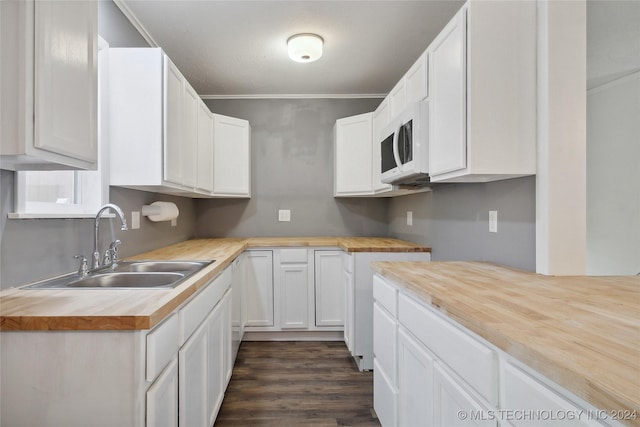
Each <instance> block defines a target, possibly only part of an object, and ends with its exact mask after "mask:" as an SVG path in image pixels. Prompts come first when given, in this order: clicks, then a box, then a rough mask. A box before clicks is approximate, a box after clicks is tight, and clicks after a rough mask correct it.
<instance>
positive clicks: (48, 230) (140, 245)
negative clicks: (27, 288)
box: [0, 170, 195, 289]
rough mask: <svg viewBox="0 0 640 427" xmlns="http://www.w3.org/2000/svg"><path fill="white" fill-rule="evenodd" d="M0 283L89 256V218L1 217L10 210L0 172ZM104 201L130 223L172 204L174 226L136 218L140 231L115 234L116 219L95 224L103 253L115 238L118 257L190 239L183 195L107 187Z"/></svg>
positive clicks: (46, 273)
mask: <svg viewBox="0 0 640 427" xmlns="http://www.w3.org/2000/svg"><path fill="white" fill-rule="evenodd" d="M0 173H1V175H0V177H1V181H0V191H1V193H0V194H1V195H2V199H1V200H2V206H1V208H0V210H1V212H0V214H1V215H2V217H1V218H2V221H1V222H0V227H1V228H0V232H1V233H0V284H1V288H2V289H6V288H9V287H13V286H17V285H22V284H25V283H29V282H33V281H36V280H39V279H44V278H47V277H51V276H56V275H59V274H63V273H68V272H70V271H73V270H75V269H77V267H78V262H77V261H76V260H75V259H73V255H77V254H82V255H84V256H86V257H87V258H90V255H91V253H92V252H93V227H94V220H93V218H83V219H9V220H8V219H7V214H8V213H9V212H11V211H12V210H13V197H14V190H13V185H14V173H13V172H10V171H5V170H3V171H0ZM109 199H110V201H111V202H112V203H116V204H117V205H119V206H120V207H121V208H122V209H123V211H124V212H125V215H126V217H127V222H129V224H130V219H131V211H132V210H136V211H140V209H141V208H142V205H144V204H149V203H151V202H154V201H157V200H162V201H172V202H174V203H176V205H177V206H178V209H179V210H180V216H179V218H178V225H177V227H171V224H170V223H169V222H160V223H153V222H151V221H149V220H148V219H146V218H142V220H141V224H140V229H138V230H131V229H130V230H127V231H121V230H120V222H119V220H118V219H117V218H103V219H101V220H100V235H99V238H98V240H99V244H100V248H101V251H104V249H105V248H106V245H108V244H109V242H111V241H113V240H115V239H120V240H121V241H122V245H121V246H120V248H119V249H120V252H119V255H120V256H121V257H126V256H130V255H134V254H138V253H141V252H145V251H148V250H151V249H155V248H158V247H161V246H166V245H169V244H172V243H176V242H179V241H182V240H185V239H188V238H191V237H193V230H194V224H195V212H194V203H193V201H192V200H191V199H187V198H184V197H175V196H167V195H162V194H154V193H147V192H144V191H134V190H128V189H124V188H118V187H111V189H110V195H109Z"/></svg>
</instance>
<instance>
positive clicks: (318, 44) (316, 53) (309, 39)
mask: <svg viewBox="0 0 640 427" xmlns="http://www.w3.org/2000/svg"><path fill="white" fill-rule="evenodd" d="M323 42H324V40H322V37H320V36H319V35H317V34H309V33H305V34H296V35H293V36H291V37H289V40H287V47H288V49H289V58H291V59H292V60H294V61H296V62H313V61H316V60H318V59H319V58H320V57H321V56H322V43H323Z"/></svg>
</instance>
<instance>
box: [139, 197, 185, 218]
mask: <svg viewBox="0 0 640 427" xmlns="http://www.w3.org/2000/svg"><path fill="white" fill-rule="evenodd" d="M141 213H142V216H146V217H147V218H149V220H150V221H153V222H158V221H173V220H175V219H177V218H178V215H179V214H180V211H179V210H178V207H177V206H176V205H175V203H172V202H153V203H151V204H150V205H144V206H142V210H141Z"/></svg>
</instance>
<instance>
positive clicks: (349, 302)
mask: <svg viewBox="0 0 640 427" xmlns="http://www.w3.org/2000/svg"><path fill="white" fill-rule="evenodd" d="M342 288H343V289H344V302H345V304H344V343H345V344H346V345H347V348H348V349H349V352H350V353H351V354H352V355H353V351H354V349H355V342H354V339H355V334H354V328H355V307H354V299H353V297H354V296H353V292H354V289H353V274H352V273H351V272H349V271H343V272H342Z"/></svg>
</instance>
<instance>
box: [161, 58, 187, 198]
mask: <svg viewBox="0 0 640 427" xmlns="http://www.w3.org/2000/svg"><path fill="white" fill-rule="evenodd" d="M183 87H184V77H182V74H181V73H180V70H178V68H177V67H176V66H175V65H173V62H171V60H170V59H169V57H168V56H166V55H165V56H164V150H163V151H164V179H165V181H169V182H172V183H174V184H180V185H181V184H182V182H183V175H182V165H183V161H182V150H181V140H182V91H183V90H184V89H183Z"/></svg>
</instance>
